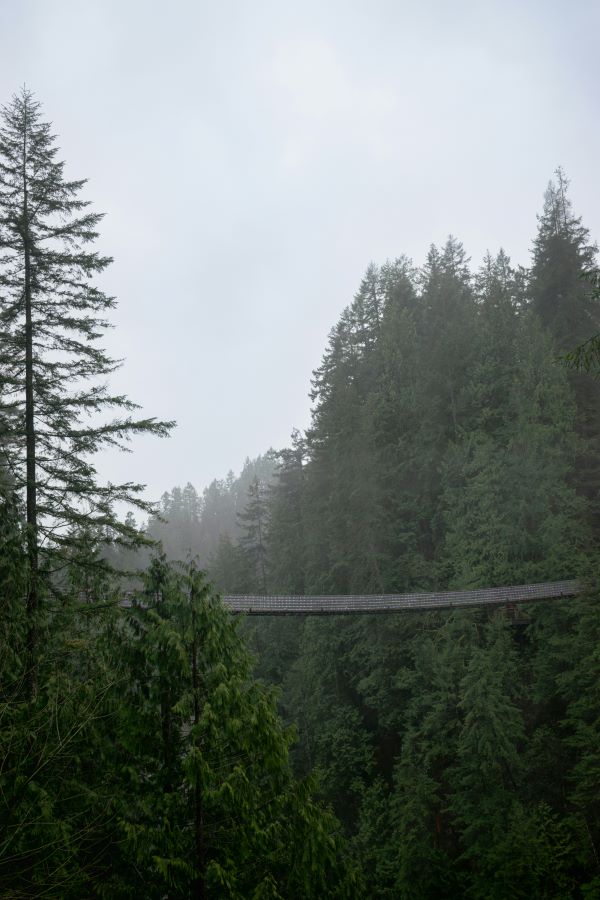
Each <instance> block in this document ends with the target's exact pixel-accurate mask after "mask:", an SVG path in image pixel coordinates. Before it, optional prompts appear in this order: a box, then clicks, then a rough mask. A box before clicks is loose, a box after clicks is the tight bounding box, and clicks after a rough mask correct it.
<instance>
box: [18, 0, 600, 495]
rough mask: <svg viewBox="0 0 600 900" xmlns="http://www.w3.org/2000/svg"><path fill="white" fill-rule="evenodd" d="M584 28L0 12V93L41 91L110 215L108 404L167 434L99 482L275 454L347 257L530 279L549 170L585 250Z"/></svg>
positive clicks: (52, 6) (256, 1)
mask: <svg viewBox="0 0 600 900" xmlns="http://www.w3.org/2000/svg"><path fill="white" fill-rule="evenodd" d="M599 33H600V4H599V3H598V2H596V0H589V2H588V0H575V2H573V0H571V2H564V0H539V2H536V0H519V2H511V0H498V2H496V0H490V2H485V0H478V2H466V0H462V2H461V0H454V2H449V0H447V2H445V0H437V2H436V0H430V2H427V0H421V2H406V0H389V2H387V0H361V2H358V0H345V2H341V0H333V2H324V0H320V2H319V0H294V2H285V0H275V2H269V0H252V2H251V0H246V2H243V0H237V2H217V3H215V2H211V3H208V2H206V0H195V2H192V0H171V2H169V3H164V4H162V3H157V2H149V0H121V2H114V0H19V2H17V0H0V85H1V88H2V90H1V91H0V100H1V101H2V102H7V101H8V100H9V99H10V96H11V95H12V93H14V92H15V91H16V90H18V89H19V87H20V86H21V85H22V84H23V83H24V82H25V83H27V86H28V87H30V88H31V89H32V90H34V91H35V92H36V94H37V96H38V99H39V100H41V102H42V103H43V106H44V112H45V116H46V118H47V119H48V120H50V121H52V122H53V123H54V130H55V132H56V133H58V135H59V143H60V146H61V152H62V157H63V158H64V159H65V160H66V161H67V166H68V175H69V176H70V177H87V178H89V184H88V186H87V188H86V197H87V198H88V199H91V200H92V201H93V203H94V208H95V209H97V210H100V211H103V212H105V213H106V219H105V220H104V222H103V224H102V239H101V246H100V248H99V249H101V250H102V251H103V252H106V253H109V254H110V255H112V256H114V257H115V262H114V264H113V266H112V267H111V269H110V272H109V273H108V275H107V276H106V277H105V278H104V285H105V287H106V288H107V289H108V290H109V291H110V292H111V293H113V294H115V295H116V296H117V297H118V299H119V307H118V310H117V311H116V313H115V314H114V322H115V325H116V329H115V330H114V331H113V332H111V333H110V334H109V335H108V337H107V340H106V342H105V344H106V346H107V347H108V349H109V351H110V352H111V353H112V354H113V355H116V356H119V357H124V358H125V365H124V367H123V368H122V369H121V370H120V373H119V375H118V377H117V378H116V379H115V389H116V390H118V391H120V392H121V391H122V392H126V393H127V394H129V396H130V397H131V398H132V399H134V400H136V401H137V402H139V403H141V404H142V405H143V414H144V415H155V416H158V417H161V418H166V419H170V418H174V419H176V420H177V422H178V427H177V429H176V430H175V432H174V434H173V436H172V437H171V439H170V440H167V441H158V440H156V439H147V438H140V439H137V440H135V441H134V442H133V443H132V445H131V447H132V450H133V453H132V454H124V455H120V456H116V455H115V456H113V455H108V456H105V457H104V458H102V459H101V460H99V470H100V472H101V474H102V476H103V477H104V478H107V479H111V480H113V481H117V480H140V481H143V482H146V483H147V484H148V496H149V498H151V499H155V498H158V496H159V495H160V494H161V493H162V492H163V491H164V490H166V489H169V488H171V487H172V486H173V485H174V484H184V483H185V482H187V481H191V482H192V483H193V484H194V485H196V487H197V488H199V489H201V488H202V487H204V485H205V484H207V483H208V482H209V481H210V480H212V478H214V477H220V476H223V475H225V473H226V472H227V470H228V469H230V468H233V469H235V470H239V468H240V466H241V464H242V462H243V460H244V458H245V457H246V455H250V456H255V455H257V454H258V453H260V452H263V451H264V450H266V449H267V448H268V447H269V446H274V447H281V446H284V445H286V444H287V443H288V438H289V434H290V431H291V429H292V428H293V427H294V426H297V427H300V428H303V427H305V426H306V425H307V424H308V421H309V400H308V389H309V378H310V375H311V371H312V370H313V369H314V368H315V367H316V366H317V365H318V364H319V362H320V359H321V355H322V353H323V350H324V349H325V345H326V340H327V334H328V331H329V329H330V328H331V326H332V325H333V324H334V323H335V322H336V320H337V318H338V316H339V314H340V312H341V310H342V308H343V307H344V306H346V305H347V304H348V303H349V302H350V301H351V299H352V296H353V294H354V292H355V291H356V289H357V287H358V285H359V282H360V279H361V276H362V274H363V272H364V270H365V268H366V267H367V265H368V263H369V262H370V261H375V262H378V263H381V262H384V261H385V259H386V258H392V257H395V256H398V255H400V254H401V253H407V254H409V255H410V256H412V257H413V258H414V260H415V262H416V263H418V264H421V263H422V262H423V260H424V258H425V254H426V252H427V249H428V247H429V244H430V243H432V242H435V243H442V242H444V241H445V239H446V237H447V235H448V234H449V233H452V234H455V235H456V236H457V237H458V238H459V239H460V240H462V241H463V242H464V244H465V247H466V249H467V251H468V253H469V254H470V255H471V256H472V259H473V263H474V264H478V263H479V262H480V261H481V258H482V256H483V254H484V252H485V250H486V249H487V248H489V249H490V250H492V251H496V250H497V249H498V248H499V247H500V246H504V248H505V249H506V251H507V252H508V253H509V254H510V255H511V257H512V259H513V261H514V262H515V263H523V264H527V263H528V261H529V251H530V246H531V240H532V238H533V236H534V234H535V230H536V218H535V216H536V213H538V212H539V211H540V210H541V205H542V197H543V192H544V189H545V186H546V184H547V182H548V180H549V178H550V177H551V175H552V172H553V170H554V169H555V167H556V166H557V165H558V164H561V165H563V166H564V167H565V169H566V171H567V174H568V176H569V177H570V179H571V182H572V184H571V197H572V199H573V203H574V208H575V211H576V212H577V213H578V214H580V215H582V216H583V220H584V223H585V224H586V225H587V226H588V227H589V228H590V230H591V232H592V236H593V237H594V238H599V237H600V173H599V165H598V161H599V160H600V119H599V116H598V112H599V100H598V88H599V84H600V77H599V76H600V57H599V55H598V49H597V39H598V34H599Z"/></svg>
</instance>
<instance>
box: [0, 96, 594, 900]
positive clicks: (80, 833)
mask: <svg viewBox="0 0 600 900" xmlns="http://www.w3.org/2000/svg"><path fill="white" fill-rule="evenodd" d="M2 122H3V124H2V128H1V129H0V366H1V368H0V403H1V406H0V453H1V456H0V475H1V493H0V502H1V505H2V517H1V519H0V603H1V604H2V609H1V611H0V612H1V618H0V898H16V897H42V896H45V897H66V898H80V897H83V896H89V897H106V898H113V897H114V898H119V897H124V898H125V897H139V896H144V897H148V898H152V897H156V898H163V897H196V898H207V897H210V898H213V897H215V898H216V897H223V898H240V900H241V898H255V900H258V898H264V900H266V898H273V900H274V898H282V900H293V898H298V900H300V898H311V897H313V898H325V897H340V898H341V897H348V898H350V897H358V896H367V897H374V898H379V897H381V898H434V897H435V898H438V897H457V898H463V897H467V898H469V897H471V898H494V900H505V898H509V897H510V898H513V897H514V898H518V897H523V898H532V897H539V898H567V897H587V898H592V897H598V896H600V864H599V858H600V856H599V853H600V694H599V689H598V685H599V684H600V679H599V676H600V657H599V656H598V647H599V646H600V643H599V638H600V634H599V631H600V627H599V620H598V598H597V593H596V592H595V591H594V589H593V588H592V587H590V589H589V591H588V593H587V594H586V595H583V596H582V597H580V598H578V599H577V600H569V601H558V602H554V603H552V604H540V605H537V606H531V607H530V608H527V607H524V608H523V610H522V618H521V620H520V622H519V624H518V625H514V624H513V625H511V624H509V622H508V621H507V619H506V618H505V617H504V615H503V614H502V613H499V612H490V611H488V610H475V611H472V610H468V611H464V610H463V611H458V612H451V613H448V612H427V613H415V614H411V615H404V616H402V615H400V616H390V617H377V616H355V617H353V616H348V617H344V618H340V619H330V620H323V619H312V618H307V619H305V620H302V619H293V620H286V619H283V620H281V619H273V620H269V619H264V620H260V621H259V623H258V625H253V626H252V628H250V626H248V625H247V624H246V623H243V624H242V625H241V626H240V625H237V624H236V622H235V621H233V619H232V617H231V616H230V615H229V614H228V613H227V612H226V611H225V610H224V608H223V606H222V605H221V604H220V602H219V599H218V595H217V594H216V593H215V589H213V587H212V586H211V583H210V581H209V580H208V579H207V576H206V575H205V573H204V572H203V571H201V570H200V569H199V568H198V565H202V566H203V567H204V568H205V569H207V570H208V576H209V577H210V578H211V579H212V580H213V581H214V583H215V584H216V585H217V588H218V589H220V590H222V591H226V592H236V593H244V592H248V593H250V592H253V593H254V592H257V593H262V592H270V593H275V592H277V593H296V594H303V593H323V594H326V593H359V592H362V593H374V592H377V593H386V592H398V591H407V590H417V589H434V588H468V587H479V586H490V585H501V584H510V583H521V582H532V581H538V580H555V579H562V578H567V577H571V576H574V577H579V578H581V579H583V580H584V581H585V582H586V583H589V584H590V585H593V584H594V583H595V577H596V575H597V568H598V566H597V553H598V534H599V531H598V525H599V514H600V510H599V509H598V488H599V487H600V452H599V451H600V446H599V441H600V388H599V387H598V382H597V381H596V380H595V379H594V378H593V377H591V376H590V375H589V374H587V373H586V372H585V371H582V370H581V369H580V368H578V363H580V362H581V361H582V359H583V361H584V362H585V359H584V358H583V357H582V356H581V353H580V354H579V356H578V355H577V349H576V348H578V347H579V348H581V347H584V348H585V347H588V348H589V347H590V346H593V344H592V345H590V344H589V343H587V344H586V342H589V341H590V339H593V336H594V335H596V334H597V333H598V331H599V330H600V298H599V297H598V292H597V291H594V289H593V288H594V282H593V281H590V280H586V275H589V273H592V275H593V273H594V271H595V270H594V267H595V264H596V256H595V253H596V251H595V246H594V245H593V244H592V243H591V240H590V237H589V235H588V232H587V230H586V229H585V228H584V226H583V225H582V223H581V221H580V220H579V219H578V218H576V216H575V215H574V213H573V211H572V209H571V204H570V201H569V198H568V185H567V181H566V178H565V176H564V174H563V173H562V171H561V170H558V171H557V173H556V176H555V179H554V180H553V182H552V183H551V184H550V186H549V188H548V190H547V193H546V196H545V202H544V208H543V211H542V213H541V215H540V217H539V226H538V233H537V235H536V237H535V239H534V246H533V258H532V264H531V267H530V268H529V269H524V268H514V267H512V266H511V263H510V260H509V258H508V257H507V256H506V254H505V253H504V252H503V251H500V252H499V253H498V254H497V255H496V256H491V255H488V256H487V257H486V259H485V260H484V263H483V265H482V266H481V268H480V269H479V270H478V271H476V272H473V271H471V270H470V268H469V261H468V259H467V256H466V253H465V250H464V249H463V247H462V245H461V244H460V243H459V242H458V241H457V240H455V239H454V238H450V239H449V240H448V242H447V243H446V245H445V246H444V247H443V248H435V247H432V249H431V250H430V252H429V254H428V257H427V260H426V262H425V264H424V266H423V267H422V268H420V269H418V268H416V267H415V266H414V265H413V264H412V263H411V262H410V261H409V260H408V259H406V258H404V257H400V258H398V259H397V260H395V261H393V262H388V263H385V264H384V265H382V266H381V267H377V266H375V265H372V266H370V267H369V268H368V270H367V272H366V274H365V277H364V279H363V281H362V283H361V285H360V286H359V289H358V292H357V294H356V296H355V298H354V300H353V302H352V303H351V304H350V306H349V307H348V308H347V309H346V310H344V312H343V313H342V315H341V317H340V320H339V322H338V323H337V325H336V326H335V327H334V328H333V329H332V331H331V334H330V337H329V343H328V346H327V349H326V352H325V355H324V357H323V362H322V365H321V366H320V367H319V369H318V370H317V371H316V372H315V373H314V379H313V385H312V395H311V396H312V399H313V404H314V405H313V417H312V423H311V426H310V428H309V429H308V431H307V432H306V434H301V433H299V432H295V433H294V434H293V436H292V441H291V444H290V446H289V447H288V448H285V449H283V450H281V451H278V452H274V451H272V450H271V451H268V452H267V453H266V454H265V455H264V456H263V457H260V458H259V459H258V460H255V461H249V460H248V461H247V462H246V465H245V467H244V470H243V472H242V474H241V476H240V477H239V478H235V477H234V476H233V475H232V474H230V475H229V476H227V478H226V479H225V480H224V481H215V482H213V483H212V484H211V485H210V486H209V487H208V488H207V489H206V490H205V491H204V493H203V495H202V496H201V497H199V496H198V495H197V493H196V491H195V490H194V488H193V487H192V486H191V485H187V486H185V487H183V488H174V489H173V490H172V491H171V492H169V493H167V494H165V495H164V496H163V498H162V502H161V504H160V508H159V510H158V512H160V514H161V515H158V514H157V513H155V512H153V511H152V509H151V507H149V506H148V505H147V504H145V503H144V501H143V500H141V499H140V496H141V495H140V490H139V489H140V487H141V486H139V485H136V484H126V485H121V486H118V487H114V486H110V485H109V486H103V485H101V484H100V483H99V481H98V479H97V476H96V472H95V469H94V465H93V454H94V453H95V452H96V451H98V450H101V449H102V447H103V446H105V445H106V444H114V443H119V442H121V441H122V440H123V439H124V438H126V437H127V436H128V434H130V433H132V432H133V433H135V432H139V431H146V430H150V431H153V432H155V433H156V434H157V435H159V436H160V435H164V434H166V433H167V431H168V430H169V427H170V425H171V424H172V423H157V422H155V421H154V420H153V419H140V420H138V419H134V418H132V417H131V416H130V415H129V414H128V412H129V411H131V410H132V409H133V408H134V406H133V404H132V403H131V402H130V401H129V400H128V399H127V398H125V397H112V396H111V395H110V394H109V393H108V392H107V391H106V390H105V389H104V388H103V387H102V384H103V381H104V380H105V379H106V376H107V375H109V374H110V372H111V371H112V369H113V367H114V363H113V362H112V361H111V360H109V359H108V358H107V357H106V355H105V354H103V353H102V351H100V350H98V349H97V343H96V341H97V339H98V338H99V337H100V336H101V333H102V330H103V328H104V325H105V324H106V323H105V320H104V316H105V314H106V311H108V310H109V309H110V307H111V306H112V305H113V302H114V301H113V300H112V298H109V297H106V296H105V295H104V294H102V293H101V292H100V291H98V290H97V288H95V287H94V286H93V276H94V275H95V274H96V273H98V272H100V271H101V270H102V269H103V268H104V267H105V266H106V265H108V263H109V260H108V259H105V258H101V257H99V256H98V255H97V254H95V253H94V252H93V250H92V249H91V247H92V246H93V241H94V239H95V237H96V229H97V226H98V225H99V223H100V217H99V216H98V215H96V214H90V213H89V212H88V210H87V205H86V204H85V202H84V201H83V200H81V199H80V197H81V192H82V190H83V188H84V182H70V183H67V182H65V180H64V177H63V168H62V164H61V163H59V162H57V151H56V145H55V141H54V138H53V137H52V134H51V130H50V127H49V126H48V125H46V124H45V123H44V122H43V121H42V118H41V111H40V108H39V106H38V105H37V103H36V102H35V100H34V98H33V97H32V96H31V95H30V94H29V93H27V92H26V91H23V92H22V93H21V94H20V95H18V96H17V97H16V98H14V99H13V101H12V103H11V104H9V106H8V107H6V108H5V109H4V111H3V119H2ZM582 352H583V353H585V352H586V351H585V350H583V351H582ZM565 354H566V355H567V362H570V364H571V367H570V368H569V366H568V365H563V364H562V362H561V358H562V359H564V358H565ZM569 354H571V355H570V356H569ZM68 386H74V387H72V389H71V393H66V390H67V387H68ZM111 408H113V409H116V410H117V413H119V411H123V410H124V411H125V414H124V415H122V416H120V417H119V418H117V419H115V420H109V421H108V423H107V422H105V421H102V420H101V419H100V418H99V416H98V414H99V413H101V412H102V411H103V410H107V409H108V410H109V409H111ZM88 413H91V414H92V415H91V417H89V416H88ZM90 422H91V424H90ZM122 500H128V501H129V502H130V503H131V504H135V503H137V505H138V508H139V509H140V510H141V511H142V513H149V514H150V518H149V520H148V522H147V523H146V524H145V525H144V526H141V525H138V524H137V523H136V521H135V519H134V518H133V515H132V514H130V515H129V516H128V517H127V518H126V520H125V521H123V522H122V521H120V519H119V517H118V516H117V515H116V514H115V512H114V509H115V504H116V503H117V502H118V501H122ZM153 541H159V542H160V543H161V544H162V551H163V552H162V553H160V552H159V553H157V550H156V544H154V543H152V542H153ZM194 557H196V558H197V559H198V563H197V562H195V561H194ZM135 570H138V574H137V576H134V572H135ZM126 588H127V589H128V590H129V593H128V595H127V596H128V601H127V605H124V604H123V602H122V601H123V597H124V591H125V589H126ZM249 648H251V649H252V651H253V655H252V654H251V652H250V649H249ZM274 688H276V690H274Z"/></svg>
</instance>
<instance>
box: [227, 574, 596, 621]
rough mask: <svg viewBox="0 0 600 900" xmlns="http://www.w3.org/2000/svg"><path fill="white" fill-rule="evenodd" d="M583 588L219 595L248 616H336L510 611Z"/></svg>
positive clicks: (566, 584)
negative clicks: (486, 609) (483, 609)
mask: <svg viewBox="0 0 600 900" xmlns="http://www.w3.org/2000/svg"><path fill="white" fill-rule="evenodd" d="M582 590H583V588H582V586H581V584H580V583H579V582H578V581H574V580H571V581H551V582H542V583H540V584H519V585H513V586H511V587H493V588H478V589H477V590H472V591H432V592H414V593H410V594H365V595H358V594H357V595H354V594H350V595H341V594H340V595H331V596H328V595H323V596H294V595H285V594H281V595H274V596H260V595H257V596H253V595H243V596H242V595H231V596H226V597H223V598H222V599H223V603H224V604H225V606H227V607H228V608H229V609H230V610H231V611H232V612H234V613H245V614H246V615H249V616H339V615H355V614H359V613H395V612H403V611H407V610H423V609H462V608H464V607H470V606H506V607H507V608H508V611H509V613H511V612H513V611H514V610H515V606H516V604H517V603H534V602H538V601H541V600H558V599H561V598H563V597H575V596H577V595H578V594H580V593H582Z"/></svg>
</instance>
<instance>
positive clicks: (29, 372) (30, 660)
mask: <svg viewBox="0 0 600 900" xmlns="http://www.w3.org/2000/svg"><path fill="white" fill-rule="evenodd" d="M21 234H22V239H23V249H24V257H25V436H26V460H27V466H26V469H27V557H28V562H29V581H28V587H27V621H28V624H27V688H28V693H29V698H30V700H35V698H36V696H37V691H38V675H37V645H38V626H37V612H38V605H39V597H38V567H39V560H38V534H37V491H36V458H35V416H34V394H33V316H32V309H31V235H30V231H29V197H28V190H27V110H26V111H25V123H24V130H23V222H22V232H21Z"/></svg>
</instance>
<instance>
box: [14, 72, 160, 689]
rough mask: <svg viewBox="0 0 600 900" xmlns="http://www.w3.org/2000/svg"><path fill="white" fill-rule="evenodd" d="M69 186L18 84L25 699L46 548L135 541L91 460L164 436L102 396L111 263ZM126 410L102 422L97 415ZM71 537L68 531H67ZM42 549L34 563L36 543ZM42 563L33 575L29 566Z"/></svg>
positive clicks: (46, 128)
mask: <svg viewBox="0 0 600 900" xmlns="http://www.w3.org/2000/svg"><path fill="white" fill-rule="evenodd" d="M84 184H85V182H84V181H82V180H79V181H70V180H68V179H67V178H66V176H65V171H64V163H63V162H60V161H59V159H58V149H57V147H56V142H55V138H54V136H53V135H52V133H51V128H50V125H49V124H47V123H45V122H44V121H43V119H42V114H41V109H40V104H39V103H38V102H37V101H36V100H35V99H34V97H33V95H32V94H31V92H30V91H28V90H26V89H25V88H24V89H23V90H22V91H21V92H20V93H19V94H18V95H17V96H15V97H14V98H13V100H12V102H11V103H10V104H9V105H8V106H5V107H4V108H3V110H2V119H1V125H0V331H1V338H0V365H1V366H2V368H3V370H4V373H5V381H6V388H5V392H4V395H3V398H2V399H3V407H4V408H5V409H7V410H8V411H10V413H11V419H10V420H9V434H8V441H7V443H6V444H5V453H6V456H7V458H8V464H9V466H10V470H11V472H12V474H13V477H14V486H15V490H16V491H17V492H19V493H20V492H23V493H24V494H25V498H26V504H25V506H26V523H27V556H28V568H29V573H28V589H27V612H28V617H29V631H28V648H29V671H30V693H31V694H35V690H36V686H35V673H36V653H37V642H38V636H37V617H38V605H39V599H40V593H41V589H42V582H45V583H46V585H47V584H48V580H47V579H44V578H42V582H40V575H42V576H44V575H46V574H47V570H48V568H49V560H50V556H51V552H52V553H53V554H55V555H58V556H59V557H60V556H64V552H63V551H64V548H65V546H66V545H67V544H68V545H69V546H70V547H72V545H73V529H74V528H75V529H76V528H77V526H78V525H80V524H81V523H82V522H84V521H85V522H86V523H87V524H88V525H90V526H92V527H106V526H110V527H111V528H112V529H113V530H114V531H115V532H116V534H117V535H120V536H121V537H123V538H125V539H127V538H128V537H129V538H131V537H134V536H133V535H131V534H130V533H129V530H128V529H127V528H126V527H125V526H124V525H122V524H121V523H119V522H118V520H117V518H116V516H115V515H114V513H113V504H114V503H116V502H117V501H126V502H128V503H133V504H135V505H137V506H138V507H140V508H142V509H147V508H148V505H147V504H145V503H144V501H143V500H141V499H140V491H141V487H142V486H141V485H138V484H135V483H133V482H128V483H125V484H119V485H112V484H108V485H101V484H100V483H99V482H98V480H97V477H96V471H95V468H94V465H93V462H92V461H91V459H90V456H92V455H93V454H94V453H95V452H96V451H98V450H100V449H102V448H105V447H115V446H117V447H122V446H123V443H122V442H123V440H124V439H126V438H128V437H129V436H131V435H132V434H135V433H137V432H152V433H154V434H157V435H164V434H166V433H167V432H168V429H169V423H164V422H157V421H155V420H154V419H137V420H136V419H134V418H132V417H131V416H129V415H127V413H129V412H131V411H132V410H133V409H134V408H135V405H134V404H133V403H132V402H131V401H129V400H128V399H127V398H126V397H125V396H122V395H113V394H111V393H110V392H109V391H108V388H107V386H106V384H105V383H104V382H105V379H106V378H107V377H108V376H109V375H110V374H111V373H112V372H113V371H114V370H115V368H117V365H118V363H117V362H115V361H114V360H112V359H110V358H109V356H108V355H107V354H106V353H105V352H104V351H103V350H102V349H101V348H99V347H98V344H97V340H98V338H99V337H100V335H101V333H102V331H103V329H104V328H106V327H107V325H108V323H107V321H106V318H105V317H106V314H107V313H108V312H109V311H110V309H111V308H112V307H113V306H114V299H113V298H112V297H109V296H107V295H106V294H105V293H103V292H102V291H101V290H100V289H99V288H98V287H96V286H94V284H93V281H92V279H93V277H94V276H95V275H98V274H99V273H101V272H103V271H104V269H105V268H106V267H107V266H108V264H109V263H110V261H111V260H110V258H108V257H105V256H101V255H100V254H99V253H97V252H95V251H94V250H93V249H91V245H92V244H93V242H94V240H95V239H96V237H97V228H98V225H99V223H100V220H101V218H102V217H101V215H99V214H98V213H93V212H90V211H89V210H88V202H87V201H85V200H83V199H81V196H80V194H81V190H82V188H83V186H84ZM111 408H112V409H116V410H120V411H121V412H122V413H125V415H121V416H120V417H118V418H116V419H113V420H112V421H105V422H101V421H99V419H98V418H97V414H99V413H101V412H102V411H103V410H106V409H111ZM69 532H70V533H69ZM42 545H43V546H44V558H43V560H42V559H41V557H40V548H41V547H42ZM41 564H42V569H40V565H41Z"/></svg>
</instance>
